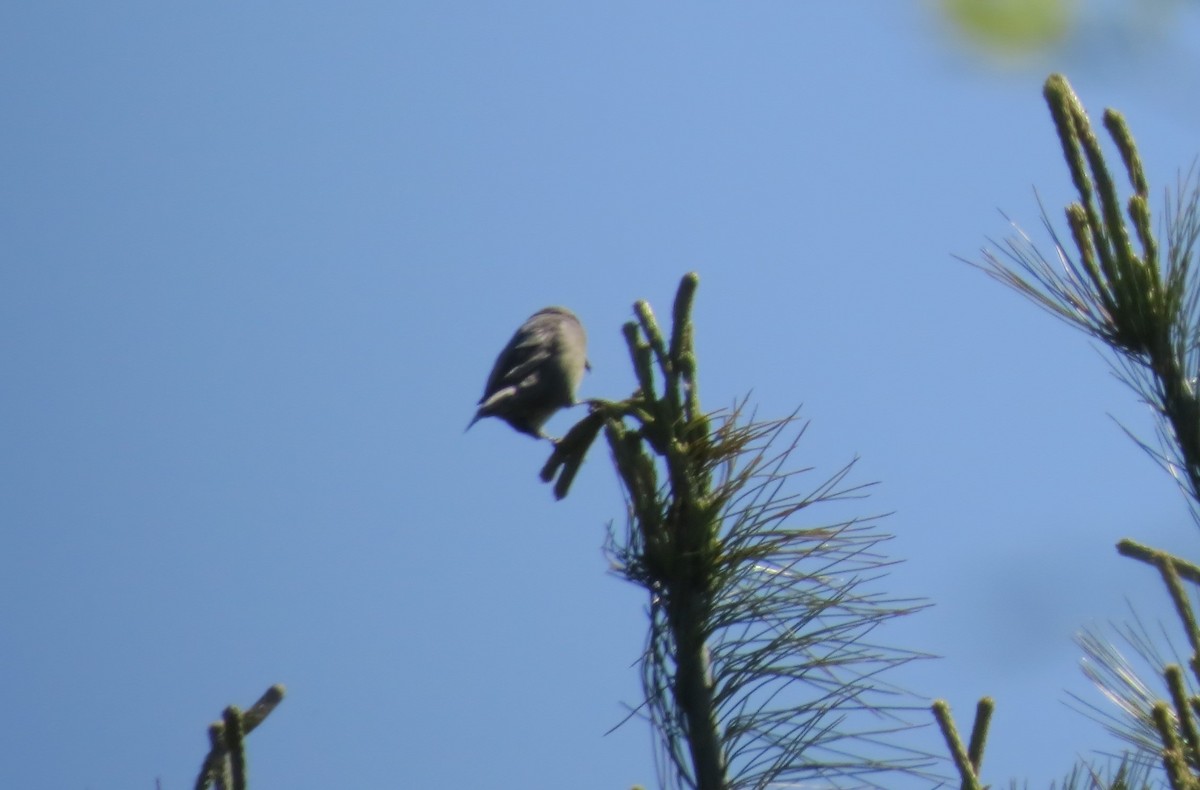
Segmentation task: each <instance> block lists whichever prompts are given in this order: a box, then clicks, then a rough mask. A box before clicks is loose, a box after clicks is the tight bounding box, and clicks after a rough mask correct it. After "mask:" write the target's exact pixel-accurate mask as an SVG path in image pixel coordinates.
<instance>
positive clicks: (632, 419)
mask: <svg viewBox="0 0 1200 790" xmlns="http://www.w3.org/2000/svg"><path fill="white" fill-rule="evenodd" d="M697 284H698V279H697V277H696V276H695V275H694V274H690V275H687V276H686V277H684V278H683V282H682V283H681V285H680V287H679V292H678V295H677V298H676V301H675V306H674V311H673V328H672V333H671V336H670V338H669V340H668V339H667V338H666V337H664V335H663V333H662V331H661V330H660V328H659V325H658V323H657V320H656V319H655V317H654V314H653V312H652V311H651V309H650V306H649V305H648V304H646V303H645V302H638V303H637V304H636V305H635V306H634V313H635V316H636V320H634V321H630V322H629V323H627V324H626V325H625V327H624V337H625V340H626V343H627V345H628V347H629V352H630V357H631V360H632V363H633V367H634V371H635V375H636V377H637V381H638V389H637V390H636V391H635V392H634V394H633V395H632V396H631V397H630V398H629V399H627V400H624V401H620V402H608V401H593V402H591V413H590V414H589V415H588V416H587V417H585V418H583V419H582V420H581V421H580V422H579V423H578V424H577V425H576V426H575V427H574V428H573V429H572V430H571V431H570V432H568V433H567V435H566V436H565V437H564V438H563V440H562V441H561V442H560V443H559V444H558V445H557V446H556V448H555V450H554V452H553V454H552V455H551V458H550V460H549V461H548V462H547V464H546V466H545V468H544V469H543V479H545V480H546V481H547V482H549V481H551V480H554V479H555V478H556V477H557V480H556V486H555V493H556V495H558V496H559V497H562V496H564V495H565V494H566V492H567V489H568V487H569V485H570V482H571V479H572V478H573V476H574V473H575V471H576V470H577V469H578V468H579V465H580V463H581V462H582V459H583V456H584V454H585V453H586V452H587V449H588V447H589V446H590V444H591V443H592V441H594V440H595V438H596V437H597V436H598V435H599V433H600V431H601V430H603V432H604V436H605V439H606V440H607V442H608V446H609V449H610V451H611V453H612V457H613V463H614V465H615V467H616V471H617V474H618V477H619V479H620V481H621V484H622V488H623V490H624V494H625V500H626V507H627V519H626V523H625V526H624V529H616V528H613V529H610V534H609V540H608V545H607V552H608V555H609V557H610V558H611V560H612V563H613V568H614V572H615V573H617V574H618V575H619V576H621V577H623V578H625V579H627V580H629V581H631V582H633V583H634V584H637V585H638V586H640V587H642V588H643V589H645V590H646V592H647V596H648V613H649V620H650V624H649V626H650V627H649V634H648V636H647V641H646V649H645V652H644V653H643V655H642V657H641V662H640V665H641V673H642V687H643V690H644V694H645V699H644V700H643V702H642V703H641V705H639V706H638V707H637V708H636V709H635V711H634V713H633V714H631V715H634V714H641V715H643V716H644V717H645V718H647V719H648V720H649V721H650V723H651V724H652V727H653V730H654V733H655V735H656V738H657V741H658V745H659V751H658V756H659V760H658V763H659V772H660V777H659V779H660V783H661V784H662V785H663V786H675V787H683V788H700V789H701V790H726V788H766V787H784V786H800V785H803V786H813V787H888V786H890V784H892V783H893V782H894V781H895V773H894V772H896V771H907V772H916V773H919V772H921V771H923V770H924V769H926V768H927V767H928V766H929V765H930V764H931V763H932V762H933V758H932V757H931V756H930V755H927V754H924V753H920V752H917V751H914V750H912V749H909V748H906V747H904V746H903V745H902V740H903V739H902V738H901V733H902V732H904V731H906V730H908V729H909V728H910V727H909V725H908V724H907V722H906V721H905V720H904V718H903V714H904V713H906V712H908V711H911V710H912V706H913V703H914V702H915V700H914V699H913V698H912V697H910V696H908V695H906V694H905V693H904V692H902V691H900V690H899V689H897V688H895V687H893V686H892V685H891V684H890V683H889V682H888V680H887V671H888V670H889V669H893V668H895V667H896V666H898V665H900V664H903V663H905V662H907V661H910V660H912V659H913V658H916V657H917V656H918V654H915V653H912V652H909V651H904V650H898V649H895V648H890V647H886V646H884V645H883V644H882V643H881V642H880V641H879V639H878V634H877V633H876V628H877V627H878V626H880V625H882V624H883V623H885V622H886V621H888V620H890V619H892V618H895V617H899V616H901V615H905V614H909V613H911V612H913V611H916V610H917V609H919V608H921V606H922V604H921V603H919V602H917V601H913V600H906V599H897V598H891V597H888V596H885V595H882V594H880V593H878V592H876V589H877V585H876V584H875V583H876V582H877V581H878V580H879V578H880V577H881V576H882V575H883V574H884V572H885V570H886V568H887V567H888V566H889V565H890V564H891V561H890V560H888V559H887V558H886V557H885V556H884V555H883V554H882V553H881V551H880V545H881V544H882V543H883V542H885V541H886V540H887V539H888V537H889V536H888V535H886V534H885V533H883V532H882V531H880V530H879V528H878V527H877V526H876V519H875V518H873V517H872V518H855V517H851V518H843V519H839V520H835V521H834V523H826V524H821V525H816V526H814V525H811V524H809V523H808V522H807V519H808V517H809V515H810V511H811V510H812V509H813V508H817V510H818V514H817V515H819V514H820V513H824V512H826V511H827V510H833V511H836V510H837V509H836V508H831V507H830V506H831V505H832V503H836V502H843V501H844V500H854V499H859V498H862V497H863V496H865V489H866V486H862V485H856V484H853V483H849V482H848V476H849V473H850V471H851V467H852V465H853V464H852V463H851V464H847V465H846V466H844V467H842V468H841V469H839V470H838V471H837V472H835V473H834V474H832V475H831V476H829V477H826V478H824V479H818V480H817V481H815V482H812V481H809V478H808V475H809V474H810V473H811V470H808V469H797V468H794V467H793V464H794V463H795V462H794V454H795V453H797V452H798V445H799V441H800V439H801V437H802V436H803V433H804V425H803V423H801V422H800V421H799V420H798V418H797V417H796V415H795V414H792V415H790V416H788V417H784V418H783V419H779V420H765V421H764V420H757V419H755V417H754V416H753V415H748V414H746V411H745V404H744V403H743V404H739V405H737V406H736V407H734V408H732V409H730V410H728V411H721V412H715V413H707V414H706V413H705V412H703V411H702V410H701V408H700V400H699V390H698V387H697V377H696V355H695V350H694V345H693V335H694V332H693V327H692V323H691V315H690V314H691V304H692V298H693V295H694V292H695V289H696V286H697ZM888 774H891V779H890V780H889V778H888V776H887V775H888Z"/></svg>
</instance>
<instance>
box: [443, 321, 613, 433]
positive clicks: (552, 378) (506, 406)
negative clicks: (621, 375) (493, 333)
mask: <svg viewBox="0 0 1200 790" xmlns="http://www.w3.org/2000/svg"><path fill="white" fill-rule="evenodd" d="M591 368H592V366H591V364H590V363H589V362H588V361H587V333H586V332H584V331H583V324H581V323H579V319H578V318H576V317H575V314H574V313H572V312H571V311H570V310H568V309H567V308H565V307H547V308H545V309H542V310H538V311H537V312H536V313H534V314H533V315H531V316H530V317H529V320H528V321H526V322H525V323H523V324H521V328H520V329H518V330H517V333H516V334H515V335H513V336H512V340H509V341H508V345H507V346H505V347H504V350H503V351H501V352H500V356H498V357H496V364H495V365H494V366H493V367H492V374H491V375H490V376H488V380H487V385H486V386H485V387H484V388H483V397H482V398H480V399H479V408H478V409H477V410H476V412H475V418H474V419H473V420H471V423H470V425H467V430H470V429H471V425H474V424H475V423H476V422H477V421H479V420H481V419H483V418H484V417H499V418H500V419H502V420H504V421H505V422H507V423H508V424H509V425H511V426H512V427H513V428H515V429H516V430H518V431H520V432H521V433H527V434H529V435H530V436H532V437H534V438H537V439H542V438H545V434H543V433H542V426H543V425H545V424H546V421H547V420H549V419H550V417H551V415H553V414H554V412H556V411H558V410H559V409H561V408H564V407H566V406H571V405H573V404H574V403H575V388H576V387H578V386H579V381H580V379H582V378H583V371H584V370H591Z"/></svg>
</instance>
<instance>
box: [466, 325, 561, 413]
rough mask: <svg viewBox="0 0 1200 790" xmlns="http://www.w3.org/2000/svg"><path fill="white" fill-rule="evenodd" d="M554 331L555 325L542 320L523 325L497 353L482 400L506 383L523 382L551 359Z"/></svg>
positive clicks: (507, 384)
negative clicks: (547, 324)
mask: <svg viewBox="0 0 1200 790" xmlns="http://www.w3.org/2000/svg"><path fill="white" fill-rule="evenodd" d="M553 334H554V332H553V327H550V326H546V325H544V324H543V323H540V322H535V321H529V322H526V323H525V324H524V325H522V326H521V328H520V329H518V330H517V333H516V334H515V335H513V337H512V339H511V340H509V341H508V345H507V346H505V347H504V350H503V351H501V352H500V355H499V356H498V357H496V364H495V365H494V366H493V367H492V373H491V375H489V376H488V380H487V385H486V386H485V387H484V390H483V397H482V398H480V399H479V402H480V403H483V402H484V401H485V400H487V399H488V398H489V397H491V396H492V395H494V394H495V393H496V392H498V391H499V390H500V389H501V388H503V387H506V386H509V385H511V384H519V383H521V381H523V380H524V379H525V377H526V376H528V375H529V374H530V373H531V372H532V371H534V370H536V369H537V367H538V366H539V365H541V364H542V363H543V362H545V361H546V360H547V359H549V358H550V347H551V346H550V344H551V341H552V338H553Z"/></svg>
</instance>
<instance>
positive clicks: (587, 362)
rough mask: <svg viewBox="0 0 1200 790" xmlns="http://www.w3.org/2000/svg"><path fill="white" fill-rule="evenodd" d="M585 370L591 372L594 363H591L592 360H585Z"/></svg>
mask: <svg viewBox="0 0 1200 790" xmlns="http://www.w3.org/2000/svg"><path fill="white" fill-rule="evenodd" d="M583 369H584V370H587V371H591V369H592V361H591V360H590V359H585V360H584V361H583Z"/></svg>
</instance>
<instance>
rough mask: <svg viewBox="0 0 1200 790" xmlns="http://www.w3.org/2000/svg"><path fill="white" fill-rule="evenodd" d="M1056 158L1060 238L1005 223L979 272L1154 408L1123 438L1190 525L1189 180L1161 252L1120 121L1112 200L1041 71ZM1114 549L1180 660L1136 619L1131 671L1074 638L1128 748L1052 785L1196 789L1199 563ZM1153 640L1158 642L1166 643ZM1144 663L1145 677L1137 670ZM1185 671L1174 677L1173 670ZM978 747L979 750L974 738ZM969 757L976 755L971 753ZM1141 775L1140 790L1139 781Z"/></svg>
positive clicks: (1053, 82) (1130, 545) (1196, 404)
mask: <svg viewBox="0 0 1200 790" xmlns="http://www.w3.org/2000/svg"><path fill="white" fill-rule="evenodd" d="M1044 95H1045V99H1046V103H1047V105H1048V106H1049V108H1050V115H1051V117H1052V118H1053V120H1054V126H1055V128H1056V130H1057V132H1058V137H1059V141H1060V143H1061V145H1062V150H1063V157H1064V159H1065V160H1066V164H1067V168H1068V170H1069V172H1070V174H1071V179H1072V182H1073V183H1074V186H1075V190H1076V192H1077V193H1078V198H1079V199H1078V200H1077V201H1075V202H1072V203H1071V204H1070V205H1068V206H1067V207H1066V211H1065V219H1066V226H1067V228H1068V231H1069V237H1070V243H1069V244H1068V243H1065V242H1064V241H1063V237H1062V236H1060V235H1059V234H1058V233H1057V232H1056V231H1055V229H1054V223H1053V222H1052V221H1051V220H1050V219H1049V218H1048V217H1047V216H1046V214H1045V209H1044V208H1043V213H1042V222H1043V224H1044V226H1045V229H1046V231H1047V232H1048V234H1049V236H1050V238H1051V239H1052V241H1053V244H1054V253H1053V254H1052V255H1051V256H1046V255H1044V254H1043V253H1042V252H1041V251H1040V250H1039V249H1038V248H1037V247H1036V246H1035V245H1034V243H1033V242H1032V241H1031V240H1030V238H1029V237H1028V236H1027V235H1026V234H1024V233H1023V232H1021V231H1020V229H1019V228H1018V229H1017V235H1016V236H1015V237H1013V238H1010V239H1008V240H1006V241H1005V242H1003V243H1002V244H1000V245H997V246H998V247H999V250H1000V251H999V252H998V253H997V252H993V251H992V250H988V249H985V250H984V251H983V263H981V264H978V265H979V266H980V268H982V269H984V270H985V271H986V272H987V273H988V274H989V275H991V276H992V277H995V278H996V279H997V280H999V281H1000V282H1002V283H1004V284H1005V285H1008V286H1010V287H1012V288H1013V289H1015V290H1016V291H1017V292H1019V293H1021V294H1023V295H1024V296H1026V297H1028V298H1029V299H1030V300H1031V301H1033V302H1034V303H1035V304H1037V305H1038V306H1039V307H1041V308H1043V309H1045V310H1047V311H1048V312H1050V313H1051V314H1052V315H1054V316H1055V317H1057V318H1059V319H1061V320H1063V321H1066V322H1067V323H1068V324H1070V325H1071V326H1074V327H1076V328H1078V329H1081V330H1083V331H1084V332H1085V333H1087V334H1088V335H1090V336H1091V337H1093V338H1095V339H1097V340H1099V341H1100V342H1101V343H1103V344H1104V345H1105V346H1106V347H1107V348H1108V349H1109V350H1110V351H1111V352H1112V357H1111V359H1112V363H1113V367H1114V370H1115V372H1116V374H1117V375H1118V377H1119V378H1121V380H1123V381H1124V382H1125V383H1126V384H1128V385H1129V386H1130V387H1131V388H1132V389H1133V390H1134V391H1135V392H1136V393H1137V395H1138V396H1139V398H1140V399H1141V400H1142V401H1143V402H1145V403H1146V404H1147V405H1149V406H1150V408H1151V409H1152V410H1153V412H1154V414H1155V417H1156V420H1157V425H1158V434H1159V435H1158V446H1157V447H1152V446H1151V445H1150V444H1149V443H1147V442H1145V441H1142V440H1138V439H1136V437H1135V441H1137V443H1138V444H1139V445H1140V446H1141V447H1142V448H1143V449H1145V450H1146V451H1147V452H1149V453H1150V455H1151V456H1152V457H1153V458H1154V459H1155V460H1156V461H1157V462H1158V463H1159V464H1160V465H1161V466H1162V467H1163V468H1164V469H1165V470H1166V471H1167V472H1168V473H1169V474H1171V476H1172V477H1173V478H1174V479H1175V480H1176V481H1178V482H1179V484H1180V487H1181V489H1182V490H1183V492H1184V493H1185V495H1186V497H1187V499H1188V503H1189V506H1190V507H1191V509H1192V515H1193V517H1194V519H1196V520H1197V521H1200V395H1198V393H1197V380H1198V377H1200V279H1198V278H1197V275H1196V272H1195V268H1194V265H1193V264H1194V260H1195V253H1196V241H1197V238H1198V237H1200V208H1198V206H1200V193H1198V192H1197V189H1196V186H1195V184H1194V182H1193V179H1192V178H1191V176H1190V175H1189V177H1187V178H1183V179H1181V180H1180V183H1179V184H1178V185H1177V188H1176V193H1175V196H1174V199H1172V198H1171V197H1170V196H1168V198H1167V201H1166V222H1165V228H1166V232H1165V236H1166V247H1165V249H1163V248H1160V246H1159V242H1158V240H1157V239H1156V237H1155V235H1154V232H1153V222H1152V220H1151V212H1150V188H1149V183H1148V181H1147V178H1146V174H1145V170H1144V168H1143V165H1142V161H1141V157H1140V156H1139V154H1138V151H1137V146H1136V145H1135V143H1134V140H1133V135H1132V134H1131V132H1130V130H1129V127H1128V125H1127V124H1126V122H1125V119H1124V118H1123V117H1122V116H1121V114H1120V113H1118V112H1116V111H1114V110H1106V111H1105V113H1104V127H1105V130H1106V131H1107V132H1108V135H1109V137H1110V138H1111V139H1112V142H1113V144H1114V145H1115V147H1116V150H1117V153H1118V155H1119V156H1120V160H1121V164H1122V166H1123V168H1124V170H1125V175H1126V176H1127V178H1128V182H1129V189H1130V190H1131V194H1130V195H1129V197H1128V198H1127V199H1124V200H1123V199H1122V198H1121V196H1120V194H1119V190H1118V187H1117V182H1116V180H1115V179H1114V177H1113V175H1112V173H1111V172H1110V170H1109V167H1108V164H1107V162H1106V160H1105V157H1104V154H1103V152H1102V150H1101V145H1100V141H1099V139H1098V138H1097V136H1096V133H1095V132H1094V131H1093V128H1092V125H1091V122H1090V120H1089V119H1088V116H1087V113H1086V112H1085V111H1084V109H1083V105H1082V104H1081V103H1080V101H1079V99H1078V97H1077V96H1076V95H1075V93H1074V91H1072V90H1071V86H1070V85H1069V84H1068V82H1067V80H1066V79H1065V78H1064V77H1062V76H1061V75H1057V74H1055V75H1051V77H1050V78H1049V79H1047V81H1046V84H1045V91H1044ZM1117 550H1118V551H1119V552H1120V553H1121V554H1122V555H1124V556H1126V557H1130V558H1133V559H1136V560H1139V561H1141V562H1144V563H1146V564H1148V565H1150V566H1151V567H1153V568H1154V569H1156V570H1157V571H1158V572H1159V575H1160V576H1161V578H1162V580H1163V582H1164V585H1165V586H1166V589H1167V592H1168V594H1169V597H1170V599H1171V602H1172V604H1173V608H1174V611H1175V614H1176V616H1177V618H1178V620H1179V623H1180V624H1181V625H1182V627H1183V631H1184V635H1185V637H1186V638H1187V640H1188V645H1189V648H1190V650H1189V652H1188V653H1187V655H1186V658H1185V659H1184V660H1180V659H1179V658H1178V657H1173V660H1167V659H1165V658H1164V657H1163V654H1162V651H1160V650H1159V649H1158V648H1157V647H1156V644H1157V642H1158V639H1157V638H1156V637H1153V636H1151V635H1150V634H1149V633H1148V631H1147V630H1146V629H1145V627H1144V626H1142V625H1141V623H1140V621H1137V625H1136V627H1135V626H1127V627H1124V628H1120V627H1119V628H1118V629H1117V632H1118V635H1119V636H1120V637H1121V638H1122V639H1123V640H1124V641H1125V642H1127V643H1128V644H1130V645H1131V646H1132V647H1133V649H1134V651H1135V653H1136V654H1137V655H1138V656H1140V657H1141V659H1142V665H1141V666H1135V665H1134V664H1133V663H1132V662H1130V661H1129V660H1127V659H1126V658H1125V656H1124V655H1123V654H1122V653H1121V651H1120V649H1119V648H1117V647H1116V646H1115V645H1114V644H1112V643H1111V642H1109V641H1108V640H1106V639H1105V638H1103V637H1102V636H1100V635H1098V634H1097V633H1095V632H1087V631H1085V632H1083V633H1082V634H1081V635H1080V636H1079V637H1078V641H1079V644H1080V645H1081V647H1082V648H1083V650H1084V654H1085V657H1084V662H1083V665H1084V672H1085V674H1086V675H1087V676H1088V677H1089V678H1090V679H1092V680H1093V681H1094V682H1095V683H1096V684H1097V686H1098V687H1099V689H1100V690H1101V692H1102V693H1103V694H1104V695H1105V697H1107V698H1108V700H1109V701H1111V702H1113V703H1115V705H1116V712H1115V713H1108V712H1104V711H1100V709H1099V708H1097V707H1096V706H1094V705H1091V704H1090V703H1083V705H1084V707H1086V708H1088V709H1090V712H1091V713H1092V714H1093V715H1096V717H1097V718H1098V719H1099V720H1100V721H1101V723H1102V724H1104V725H1105V726H1106V727H1107V728H1108V729H1109V730H1110V732H1113V733H1115V734H1116V735H1117V736H1118V737H1119V738H1121V739H1122V740H1123V741H1124V742H1125V744H1126V745H1127V746H1129V747H1132V750H1133V751H1132V752H1131V753H1130V754H1127V755H1126V756H1125V757H1124V758H1122V759H1121V761H1120V763H1119V767H1118V768H1117V770H1116V771H1115V773H1108V774H1105V775H1101V773H1100V772H1097V771H1094V770H1092V769H1091V768H1089V767H1086V766H1077V767H1076V769H1075V770H1074V771H1072V773H1071V774H1070V775H1069V776H1068V777H1067V780H1066V781H1065V782H1064V785H1063V786H1064V787H1071V788H1096V789H1097V790H1125V788H1140V787H1149V786H1155V787H1170V788H1172V790H1185V789H1186V790H1200V724H1198V722H1197V718H1196V717H1197V714H1198V712H1200V697H1198V696H1197V694H1196V691H1195V689H1196V688H1197V687H1198V684H1200V628H1197V621H1196V616H1195V609H1194V605H1193V601H1192V596H1194V595H1195V594H1196V590H1197V586H1198V585H1200V568H1198V567H1197V566H1195V565H1193V564H1191V563H1189V562H1186V561H1184V560H1183V559H1181V558H1179V557H1175V556H1172V555H1170V554H1167V553H1166V552H1162V551H1157V550H1155V549H1151V548H1148V547H1145V546H1142V545H1140V544H1138V543H1136V542H1134V541H1132V540H1123V541H1121V542H1120V543H1119V544H1118V546H1117ZM1165 637H1166V633H1165V631H1164V638H1163V640H1162V641H1163V642H1165V643H1167V644H1169V643H1170V640H1169V638H1165ZM1147 667H1148V668H1149V674H1148V675H1147V674H1145V673H1146V672H1147V670H1146V668H1147ZM1185 667H1186V669H1185ZM938 705H940V706H942V707H943V709H942V710H941V711H940V712H939V711H938V706H937V705H935V713H936V714H937V718H938V722H939V724H940V726H941V727H942V731H943V734H944V735H945V736H946V739H947V742H948V743H950V745H951V752H952V753H955V754H956V765H957V766H958V768H959V773H960V776H961V777H962V785H961V786H962V788H963V789H964V790H967V788H976V787H980V786H981V785H980V783H979V779H978V774H979V764H978V762H974V763H972V761H971V760H963V759H958V758H957V753H958V752H959V751H961V750H962V749H961V743H959V744H958V745H957V746H956V745H955V743H954V742H955V741H956V739H957V735H956V734H955V732H954V727H953V721H952V720H950V718H949V714H948V709H947V708H945V707H944V703H938ZM981 746H982V743H981ZM979 756H980V757H982V749H981V750H980V752H979ZM1152 781H1153V785H1152V784H1151V782H1152Z"/></svg>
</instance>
